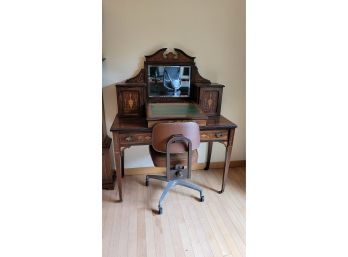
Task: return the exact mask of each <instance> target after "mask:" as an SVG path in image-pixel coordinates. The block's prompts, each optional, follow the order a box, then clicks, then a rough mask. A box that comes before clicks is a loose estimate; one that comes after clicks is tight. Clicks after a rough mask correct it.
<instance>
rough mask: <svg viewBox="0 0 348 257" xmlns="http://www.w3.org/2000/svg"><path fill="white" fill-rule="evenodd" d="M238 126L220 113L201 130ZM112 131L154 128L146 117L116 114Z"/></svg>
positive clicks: (148, 129)
mask: <svg viewBox="0 0 348 257" xmlns="http://www.w3.org/2000/svg"><path fill="white" fill-rule="evenodd" d="M226 128H237V125H236V124H235V123H233V122H232V121H230V120H228V119H226V118H225V117H224V116H222V115H220V116H217V117H209V118H208V119H207V125H205V126H201V127H200V129H201V130H209V129H226ZM110 131H115V132H116V131H118V132H139V131H143V132H151V131H152V128H148V127H147V120H146V117H136V118H135V117H134V118H120V117H118V115H116V117H115V120H114V122H113V124H112V126H111V128H110Z"/></svg>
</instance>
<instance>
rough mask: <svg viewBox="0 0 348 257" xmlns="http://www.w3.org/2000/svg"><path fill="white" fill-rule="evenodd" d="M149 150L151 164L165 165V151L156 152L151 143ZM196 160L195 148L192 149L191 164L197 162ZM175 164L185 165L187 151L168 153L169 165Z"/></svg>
mask: <svg viewBox="0 0 348 257" xmlns="http://www.w3.org/2000/svg"><path fill="white" fill-rule="evenodd" d="M149 151H150V155H151V158H152V161H153V164H154V165H155V166H156V167H166V162H167V155H166V153H161V152H157V151H156V150H155V149H153V147H152V146H151V145H150V146H149ZM197 160H198V152H197V149H196V150H193V151H192V164H194V163H197ZM177 164H179V165H183V166H187V153H175V154H171V155H170V166H175V165H177Z"/></svg>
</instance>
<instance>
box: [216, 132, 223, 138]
mask: <svg viewBox="0 0 348 257" xmlns="http://www.w3.org/2000/svg"><path fill="white" fill-rule="evenodd" d="M223 135H224V134H223V133H222V132H216V133H215V136H216V137H222V136H223Z"/></svg>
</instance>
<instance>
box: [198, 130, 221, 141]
mask: <svg viewBox="0 0 348 257" xmlns="http://www.w3.org/2000/svg"><path fill="white" fill-rule="evenodd" d="M227 136H228V130H206V131H201V141H211V140H221V141H224V140H227Z"/></svg>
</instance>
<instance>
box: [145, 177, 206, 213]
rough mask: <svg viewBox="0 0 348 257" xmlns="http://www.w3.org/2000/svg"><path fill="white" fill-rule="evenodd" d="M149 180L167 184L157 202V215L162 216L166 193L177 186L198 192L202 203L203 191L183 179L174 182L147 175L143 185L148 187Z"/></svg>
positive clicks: (165, 178)
mask: <svg viewBox="0 0 348 257" xmlns="http://www.w3.org/2000/svg"><path fill="white" fill-rule="evenodd" d="M149 179H157V180H161V181H166V182H168V184H167V185H166V187H165V188H164V190H163V192H162V195H161V198H160V200H159V202H158V214H162V213H163V207H162V205H163V202H164V200H165V199H166V197H167V195H168V192H169V191H170V189H172V188H173V187H174V186H176V185H179V186H183V187H187V188H191V189H193V190H196V191H198V192H199V195H200V201H201V202H204V195H203V189H202V188H201V187H199V186H197V185H196V184H193V183H191V182H188V181H186V180H183V179H175V180H169V181H168V179H167V177H166V176H159V175H147V176H146V180H145V185H146V186H148V185H149Z"/></svg>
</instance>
